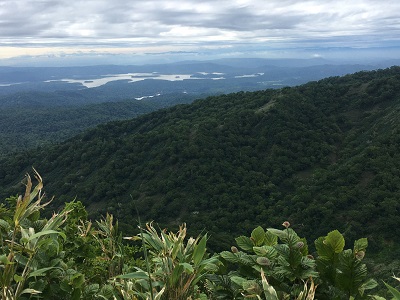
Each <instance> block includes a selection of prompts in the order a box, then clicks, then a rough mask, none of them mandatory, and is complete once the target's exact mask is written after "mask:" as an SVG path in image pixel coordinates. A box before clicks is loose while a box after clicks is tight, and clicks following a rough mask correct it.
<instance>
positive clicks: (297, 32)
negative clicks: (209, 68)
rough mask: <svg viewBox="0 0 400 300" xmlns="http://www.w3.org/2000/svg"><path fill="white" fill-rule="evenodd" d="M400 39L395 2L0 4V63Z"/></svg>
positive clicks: (77, 0)
mask: <svg viewBox="0 0 400 300" xmlns="http://www.w3.org/2000/svg"><path fill="white" fill-rule="evenodd" d="M399 40H400V1H398V0H394V1H392V0H381V1H376V0H374V1H371V0H352V1H348V0H336V1H333V0H311V1H307V0H302V1H298V0H279V1H277V0H269V1H265V0H237V1H232V0H228V1H226V0H218V1H215V0H213V1H209V0H205V1H199V0H168V1H167V0H143V1H119V0H85V1H83V0H74V1H71V0H14V1H9V0H0V52H1V51H2V49H3V51H2V52H3V54H1V53H0V57H1V56H2V55H3V56H6V53H5V52H6V51H5V49H6V48H5V47H8V48H9V49H15V48H24V47H25V48H43V49H50V48H52V47H58V48H63V51H66V52H68V51H77V49H79V50H80V51H88V49H90V50H92V49H97V50H96V51H99V50H98V49H103V52H107V53H108V51H110V52H112V50H110V49H115V51H117V50H116V49H120V50H119V51H123V50H122V49H125V51H127V49H130V51H133V52H141V53H144V52H153V53H155V52H163V51H179V50H184V51H193V50H199V49H211V48H214V49H216V48H221V49H227V48H229V47H231V48H235V49H236V48H237V49H239V48H240V47H242V46H243V45H247V46H250V45H253V46H254V47H265V49H268V48H271V47H272V48H280V49H285V48H296V47H299V46H301V47H319V46H321V45H323V46H324V47H369V46H371V47H372V46H375V47H376V46H379V45H381V44H382V43H386V44H388V45H396V46H399V43H400V42H399ZM250 48H251V47H250ZM66 49H67V50H66ZM68 49H69V50H68ZM107 49H108V50H107ZM235 51H236V50H235ZM17 52H18V51H17ZM9 55H11V54H9Z"/></svg>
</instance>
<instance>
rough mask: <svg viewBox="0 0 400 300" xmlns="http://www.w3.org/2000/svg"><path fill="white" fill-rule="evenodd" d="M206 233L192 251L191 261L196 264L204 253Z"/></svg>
mask: <svg viewBox="0 0 400 300" xmlns="http://www.w3.org/2000/svg"><path fill="white" fill-rule="evenodd" d="M206 243H207V235H204V236H203V238H202V239H201V240H200V242H199V243H198V244H197V245H196V246H195V248H194V253H193V263H194V265H195V266H198V265H199V264H200V262H201V260H202V259H203V257H204V254H205V253H206Z"/></svg>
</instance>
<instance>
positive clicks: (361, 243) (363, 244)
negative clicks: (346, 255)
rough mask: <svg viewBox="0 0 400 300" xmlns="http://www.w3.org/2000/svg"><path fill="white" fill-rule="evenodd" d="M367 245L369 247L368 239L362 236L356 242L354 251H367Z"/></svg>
mask: <svg viewBox="0 0 400 300" xmlns="http://www.w3.org/2000/svg"><path fill="white" fill-rule="evenodd" d="M367 247H368V239H367V238H361V239H359V240H357V241H355V242H354V253H357V252H358V251H365V249H366V248H367Z"/></svg>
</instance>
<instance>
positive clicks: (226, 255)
mask: <svg viewBox="0 0 400 300" xmlns="http://www.w3.org/2000/svg"><path fill="white" fill-rule="evenodd" d="M219 255H220V256H221V257H222V258H223V259H225V260H227V261H229V262H231V263H237V262H239V258H238V257H237V256H236V255H235V253H232V252H229V251H222V252H221V253H220V254H219Z"/></svg>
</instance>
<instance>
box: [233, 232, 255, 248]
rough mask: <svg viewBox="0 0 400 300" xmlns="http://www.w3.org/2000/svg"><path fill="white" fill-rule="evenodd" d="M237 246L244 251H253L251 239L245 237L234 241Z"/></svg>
mask: <svg viewBox="0 0 400 300" xmlns="http://www.w3.org/2000/svg"><path fill="white" fill-rule="evenodd" d="M235 241H236V243H237V245H238V246H239V248H241V249H242V250H244V251H252V250H253V246H254V244H253V242H252V241H251V239H250V238H249V237H247V236H243V235H242V236H239V237H237V238H236V239H235Z"/></svg>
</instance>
